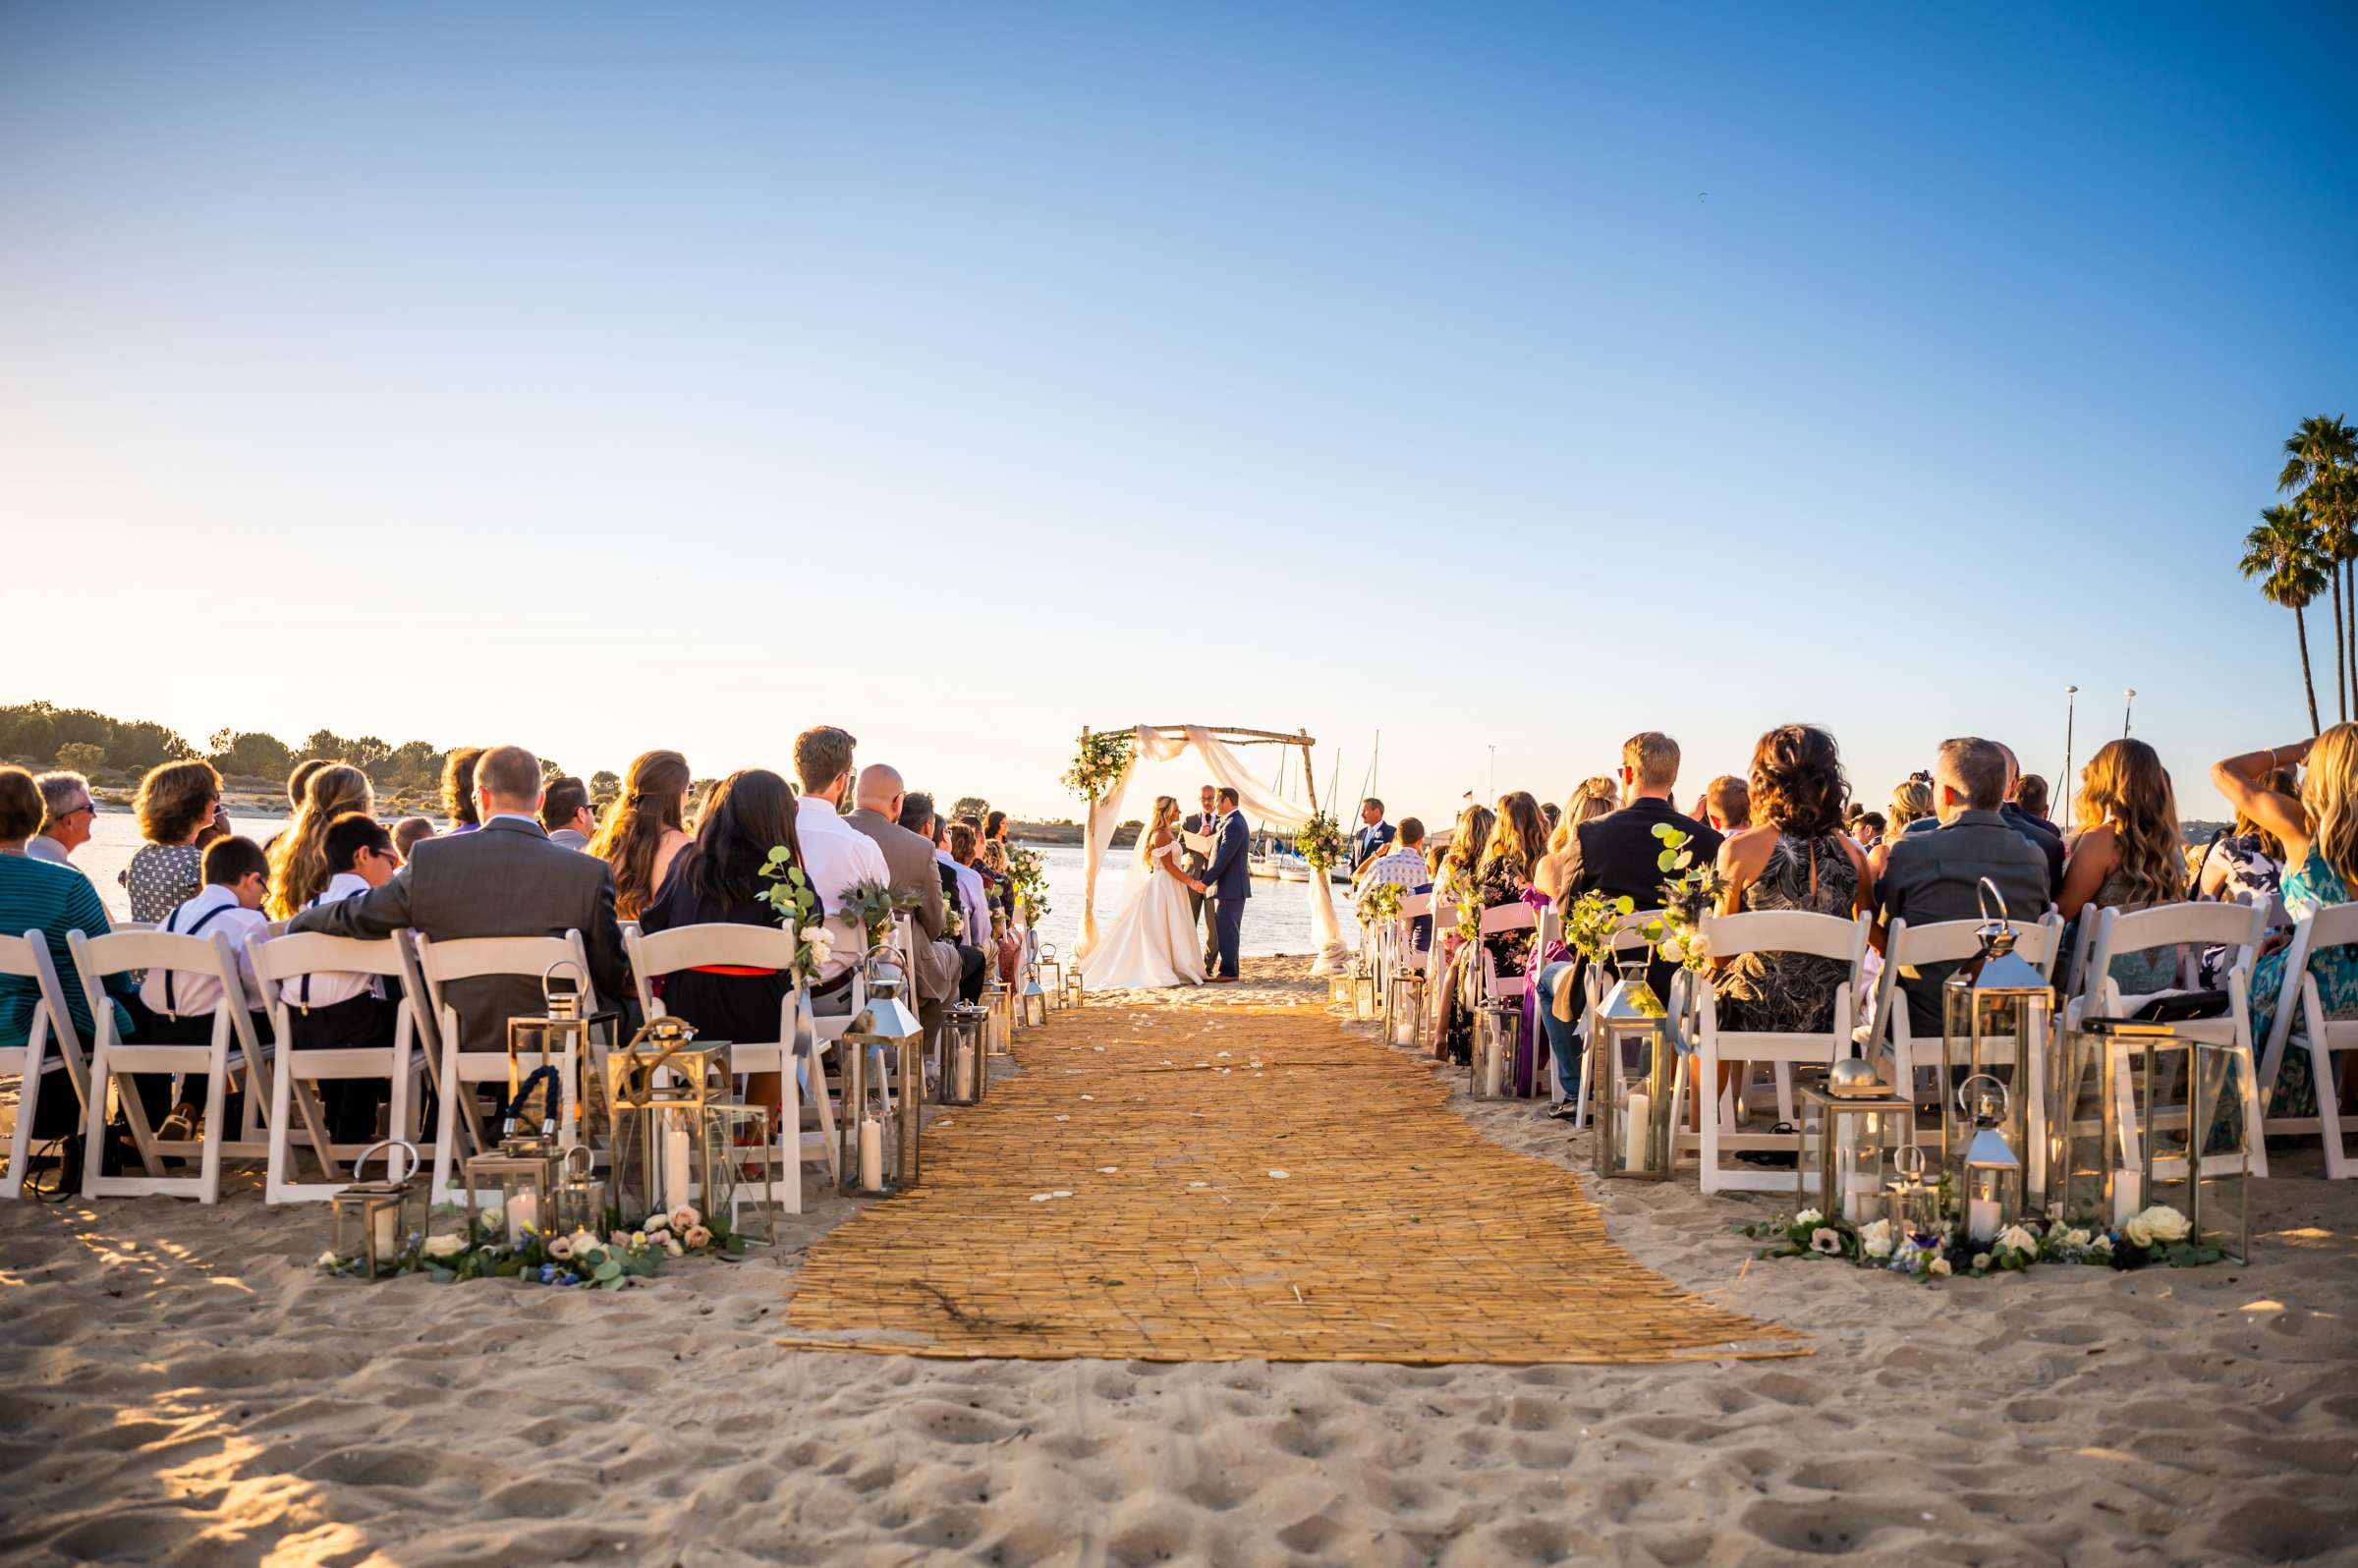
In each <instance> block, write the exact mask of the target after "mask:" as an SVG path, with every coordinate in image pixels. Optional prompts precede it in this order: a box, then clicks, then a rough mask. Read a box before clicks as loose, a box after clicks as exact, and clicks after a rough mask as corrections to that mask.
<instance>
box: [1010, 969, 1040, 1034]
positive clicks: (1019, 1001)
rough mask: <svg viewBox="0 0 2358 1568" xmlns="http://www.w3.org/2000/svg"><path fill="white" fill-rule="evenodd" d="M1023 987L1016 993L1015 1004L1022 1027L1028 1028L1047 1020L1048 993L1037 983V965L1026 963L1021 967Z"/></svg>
mask: <svg viewBox="0 0 2358 1568" xmlns="http://www.w3.org/2000/svg"><path fill="white" fill-rule="evenodd" d="M1022 978H1023V982H1024V988H1023V989H1022V990H1021V991H1019V992H1018V993H1017V994H1016V1005H1017V1010H1018V1012H1019V1014H1020V1015H1021V1017H1022V1019H1023V1022H1024V1027H1025V1028H1027V1029H1030V1028H1032V1027H1034V1026H1036V1025H1043V1024H1045V1023H1047V1021H1048V993H1047V989H1046V987H1044V986H1042V985H1041V984H1040V983H1039V965H1038V964H1026V965H1025V966H1024V968H1023V977H1022Z"/></svg>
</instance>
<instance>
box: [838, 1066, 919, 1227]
mask: <svg viewBox="0 0 2358 1568" xmlns="http://www.w3.org/2000/svg"><path fill="white" fill-rule="evenodd" d="M845 1041H846V1045H847V1048H846V1049H845V1051H844V1053H843V1058H842V1060H843V1095H842V1098H841V1100H840V1101H839V1108H838V1110H837V1112H836V1123H835V1125H836V1135H837V1138H838V1141H839V1143H838V1158H837V1161H836V1169H837V1172H838V1177H839V1183H838V1185H839V1189H840V1191H841V1192H842V1193H843V1195H844V1196H845V1197H846V1198H890V1197H891V1196H892V1195H893V1192H894V1191H895V1189H894V1187H893V1175H894V1172H895V1171H896V1170H897V1169H898V1167H899V1163H900V1157H899V1149H898V1148H897V1147H896V1146H897V1145H898V1143H899V1141H900V1123H899V1122H898V1120H897V1119H895V1118H894V1117H892V1116H890V1115H881V1116H879V1115H878V1114H876V1107H874V1106H872V1105H870V1103H869V1101H870V1099H871V1098H872V1097H874V1090H873V1086H872V1084H871V1080H870V1075H871V1074H872V1073H873V1071H874V1069H875V1067H876V1065H877V1064H878V1062H879V1060H880V1058H879V1057H878V1056H876V1055H875V1054H874V1053H873V1051H872V1050H871V1048H870V1047H869V1046H866V1045H861V1046H851V1045H850V1036H848V1035H847V1036H845ZM901 1097H902V1098H903V1099H904V1100H906V1099H907V1098H908V1097H909V1093H908V1084H907V1080H905V1079H904V1080H903V1082H902V1093H901Z"/></svg>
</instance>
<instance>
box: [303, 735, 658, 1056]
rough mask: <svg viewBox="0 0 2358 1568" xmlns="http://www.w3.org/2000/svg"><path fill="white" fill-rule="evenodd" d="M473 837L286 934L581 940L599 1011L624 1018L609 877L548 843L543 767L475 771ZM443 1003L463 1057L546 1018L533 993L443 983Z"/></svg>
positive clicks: (496, 760)
mask: <svg viewBox="0 0 2358 1568" xmlns="http://www.w3.org/2000/svg"><path fill="white" fill-rule="evenodd" d="M475 805H476V810H477V815H478V816H479V818H480V819H481V821H482V827H481V828H480V829H479V830H478V831H477V832H473V833H462V834H456V835H451V836H446V837H442V838H429V839H425V840H423V841H422V842H421V843H420V844H419V845H418V847H417V848H416V849H415V850H414V851H412V852H411V855H410V862H409V864H408V865H407V866H404V867H403V868H401V869H400V870H399V871H396V872H395V873H394V874H393V878H392V880H390V881H388V882H386V883H385V884H384V885H383V886H382V887H376V888H371V889H370V890H369V891H367V892H365V893H363V894H361V895H360V896H359V897H357V898H348V899H345V900H344V901H343V902H341V903H337V904H321V905H319V906H317V907H316V908H313V909H308V910H305V911H304V912H303V913H302V914H300V915H298V916H296V917H295V919H294V920H293V921H292V922H291V923H290V924H288V927H287V928H288V929H289V930H290V931H318V932H321V933H323V934H325V935H328V936H357V937H361V938H364V939H366V940H379V939H382V938H384V937H387V936H391V935H392V934H393V933H394V932H395V931H398V930H400V929H402V928H403V927H404V926H407V927H409V928H411V929H413V930H417V931H420V932H421V933H423V934H424V935H426V936H429V937H431V938H433V939H434V940H435V941H437V942H440V941H452V940H457V939H460V938H464V937H471V936H562V935H564V934H565V933H566V932H567V931H569V930H571V931H580V932H581V933H582V940H583V943H584V945H585V946H586V947H587V949H588V951H589V980H590V983H591V984H592V985H594V986H595V987H596V989H597V995H598V999H599V1000H600V1001H601V1002H603V1003H605V1004H606V1005H607V1006H610V1007H622V1006H625V1005H626V1004H627V1002H628V1000H629V998H630V995H631V967H630V963H629V961H628V960H627V959H626V958H625V957H624V956H623V950H622V927H621V926H620V925H618V924H615V920H614V872H613V870H612V868H609V867H608V866H607V865H606V863H605V862H604V861H601V860H599V859H597V858H596V857H595V856H592V855H583V854H580V853H578V852H576V851H574V850H569V849H564V848H562V847H560V846H558V845H555V844H551V843H550V842H549V841H548V834H547V832H546V830H544V829H543V828H542V827H541V826H540V822H539V818H538V816H537V815H536V814H535V813H536V812H538V811H539V809H540V763H539V761H538V759H537V758H535V757H534V756H533V754H532V753H530V752H528V751H526V750H525V749H524V748H523V747H521V746H495V747H493V748H492V749H491V750H490V751H488V752H485V753H484V754H483V755H482V757H481V759H480V760H479V761H477V763H476V768H475ZM444 996H445V999H446V1000H448V1001H449V1003H450V1004H451V1006H452V1007H454V1008H456V1009H457V1010H458V1014H459V1037H460V1044H461V1046H462V1047H463V1048H465V1049H467V1050H502V1049H505V1048H506V1045H507V1039H508V1020H509V1019H510V1018H513V1017H518V1016H521V1015H524V1014H528V1013H539V1012H541V1011H543V1006H542V1002H541V998H540V982H539V981H538V980H533V979H529V978H527V977H524V976H507V975H487V976H483V977H481V978H479V979H476V980H452V981H451V982H450V983H449V985H447V986H446V987H445V988H444Z"/></svg>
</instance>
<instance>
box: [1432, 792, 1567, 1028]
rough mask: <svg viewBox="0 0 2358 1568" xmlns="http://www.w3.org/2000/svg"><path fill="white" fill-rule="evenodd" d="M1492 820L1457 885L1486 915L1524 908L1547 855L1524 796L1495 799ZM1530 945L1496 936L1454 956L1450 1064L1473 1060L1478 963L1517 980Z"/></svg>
mask: <svg viewBox="0 0 2358 1568" xmlns="http://www.w3.org/2000/svg"><path fill="white" fill-rule="evenodd" d="M1492 816H1493V825H1492V827H1491V829H1490V834H1489V838H1488V842H1487V843H1486V844H1485V845H1484V846H1483V852H1482V862H1481V864H1480V865H1479V866H1477V867H1476V868H1475V870H1474V875H1473V879H1472V880H1471V882H1461V883H1460V884H1459V885H1460V886H1462V887H1466V888H1468V890H1469V891H1468V895H1467V896H1468V899H1469V900H1470V901H1471V902H1474V903H1477V904H1479V905H1480V906H1481V907H1482V909H1483V910H1484V911H1485V912H1486V913H1488V911H1490V910H1494V909H1504V908H1508V907H1510V906H1513V905H1518V904H1522V903H1524V902H1525V901H1526V900H1525V896H1524V895H1526V894H1527V893H1529V892H1530V891H1531V873H1532V870H1533V869H1534V868H1536V867H1537V866H1538V865H1539V864H1540V861H1541V858H1542V857H1543V856H1544V855H1545V854H1546V852H1547V828H1546V818H1544V817H1543V816H1542V815H1541V814H1540V803H1539V802H1538V801H1537V800H1534V799H1533V798H1532V796H1531V795H1530V793H1529V792H1528V791H1524V790H1512V791H1509V792H1508V793H1506V794H1504V795H1501V796H1499V797H1498V806H1497V809H1496V811H1495V812H1493V813H1492ZM1531 944H1532V933H1531V932H1530V931H1529V930H1512V931H1498V932H1495V933H1493V934H1491V935H1488V936H1486V937H1484V938H1483V939H1482V940H1481V942H1479V943H1472V942H1469V943H1467V944H1466V945H1465V946H1464V947H1463V948H1461V949H1460V950H1459V952H1458V956H1457V960H1456V962H1457V965H1458V967H1459V969H1460V970H1461V973H1460V974H1459V976H1458V977H1457V984H1456V987H1455V995H1456V999H1457V1003H1458V1005H1457V1007H1456V1009H1455V1010H1454V1011H1453V1012H1452V1013H1451V1014H1449V1015H1448V1021H1447V1028H1448V1030H1449V1040H1448V1044H1449V1054H1450V1055H1451V1057H1452V1058H1454V1059H1455V1060H1457V1061H1460V1062H1463V1061H1468V1060H1471V1059H1472V1057H1473V1053H1474V1008H1475V1005H1476V1004H1477V1003H1478V1002H1479V1001H1481V1000H1483V999H1484V998H1485V997H1486V996H1487V995H1488V987H1487V985H1486V983H1485V981H1486V976H1485V973H1484V969H1485V966H1484V962H1483V961H1484V959H1485V958H1486V957H1487V958H1488V960H1489V965H1488V967H1489V969H1490V970H1491V971H1492V972H1494V973H1495V974H1496V975H1497V976H1498V978H1499V979H1501V980H1515V979H1520V978H1521V977H1522V976H1523V975H1524V974H1526V973H1527V972H1528V971H1529V968H1530V965H1531Z"/></svg>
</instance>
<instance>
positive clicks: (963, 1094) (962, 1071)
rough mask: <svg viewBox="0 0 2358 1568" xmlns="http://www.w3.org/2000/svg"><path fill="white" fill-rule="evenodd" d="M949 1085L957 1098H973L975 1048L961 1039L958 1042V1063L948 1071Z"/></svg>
mask: <svg viewBox="0 0 2358 1568" xmlns="http://www.w3.org/2000/svg"><path fill="white" fill-rule="evenodd" d="M950 1084H951V1088H952V1091H953V1092H955V1093H956V1095H957V1097H958V1098H960V1099H972V1098H973V1097H974V1093H975V1047H974V1046H973V1045H971V1044H969V1043H968V1042H967V1041H965V1040H963V1039H962V1040H960V1041H959V1042H958V1062H957V1065H956V1066H955V1067H953V1068H952V1069H951V1071H950Z"/></svg>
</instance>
